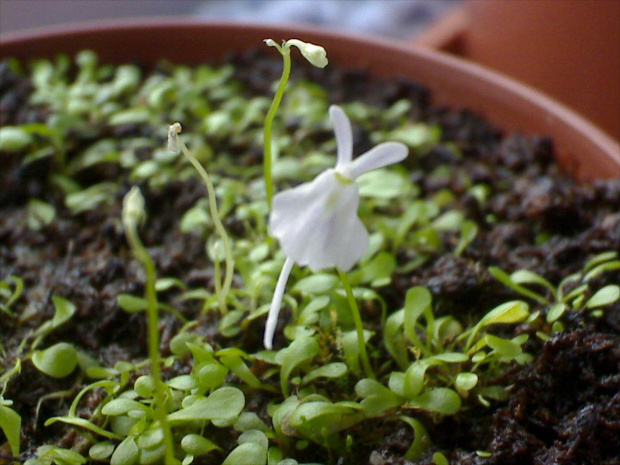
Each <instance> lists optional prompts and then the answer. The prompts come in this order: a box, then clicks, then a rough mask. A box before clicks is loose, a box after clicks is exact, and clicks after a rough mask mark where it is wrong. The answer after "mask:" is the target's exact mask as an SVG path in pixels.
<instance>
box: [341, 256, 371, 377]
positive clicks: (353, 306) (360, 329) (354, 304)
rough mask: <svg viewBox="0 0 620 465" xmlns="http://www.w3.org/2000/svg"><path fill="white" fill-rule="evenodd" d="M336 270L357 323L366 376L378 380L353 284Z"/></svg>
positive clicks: (359, 346)
mask: <svg viewBox="0 0 620 465" xmlns="http://www.w3.org/2000/svg"><path fill="white" fill-rule="evenodd" d="M336 269H337V270H338V274H339V275H340V280H341V281H342V285H343V286H344V290H345V292H346V293H347V299H348V300H349V307H350V308H351V313H352V314H353V322H354V323H355V330H356V332H357V346H358V348H359V352H360V359H361V360H362V365H363V366H364V371H365V372H366V376H367V377H368V378H370V379H376V376H375V373H374V371H373V370H372V367H371V366H370V361H369V360H368V353H367V352H366V341H365V339H364V327H363V326H362V317H361V315H360V310H359V308H358V306H357V302H356V301H355V296H354V295H353V290H352V289H351V283H349V278H348V276H347V274H346V273H344V272H343V271H342V270H341V269H340V268H336Z"/></svg>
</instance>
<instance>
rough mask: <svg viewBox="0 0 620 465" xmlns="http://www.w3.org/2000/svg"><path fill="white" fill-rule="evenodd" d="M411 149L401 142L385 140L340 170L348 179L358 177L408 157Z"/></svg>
mask: <svg viewBox="0 0 620 465" xmlns="http://www.w3.org/2000/svg"><path fill="white" fill-rule="evenodd" d="M408 153H409V150H408V149H407V146H406V145H405V144H402V143H400V142H383V143H382V144H379V145H377V146H376V147H373V148H372V149H370V150H369V151H368V152H366V153H364V154H362V155H360V156H359V157H357V158H356V159H355V160H353V161H352V162H351V163H350V164H349V165H348V166H345V167H344V169H342V170H338V171H339V172H340V173H341V174H342V175H343V176H344V177H346V178H348V179H356V178H357V177H359V176H361V175H362V174H364V173H367V172H368V171H372V170H376V169H377V168H383V167H384V166H388V165H393V164H394V163H398V162H401V161H403V160H404V159H405V158H407V154H408Z"/></svg>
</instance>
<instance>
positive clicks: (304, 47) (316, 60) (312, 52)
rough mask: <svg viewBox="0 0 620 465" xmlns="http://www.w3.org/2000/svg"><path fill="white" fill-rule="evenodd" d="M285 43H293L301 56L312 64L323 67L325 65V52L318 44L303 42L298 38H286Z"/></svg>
mask: <svg viewBox="0 0 620 465" xmlns="http://www.w3.org/2000/svg"><path fill="white" fill-rule="evenodd" d="M287 45H294V46H295V47H297V48H298V49H299V51H300V52H301V54H302V55H303V57H304V58H305V59H306V60H308V61H309V62H310V63H311V64H312V65H313V66H316V67H317V68H325V67H326V66H327V52H326V51H325V49H324V48H323V47H321V46H320V45H314V44H311V43H309V42H303V41H301V40H299V39H291V40H288V41H287Z"/></svg>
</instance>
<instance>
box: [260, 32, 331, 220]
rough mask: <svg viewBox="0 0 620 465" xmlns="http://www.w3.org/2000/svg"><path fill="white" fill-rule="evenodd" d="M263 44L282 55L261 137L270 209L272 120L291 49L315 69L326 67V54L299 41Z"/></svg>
mask: <svg viewBox="0 0 620 465" xmlns="http://www.w3.org/2000/svg"><path fill="white" fill-rule="evenodd" d="M265 43H266V44H267V45H268V46H270V47H275V48H276V50H278V52H280V55H282V60H283V64H284V66H283V68H282V76H281V77H280V82H279V84H278V88H277V89H276V94H275V95H274V97H273V101H272V102H271V107H269V111H268V112H267V116H266V118H265V131H264V137H263V166H264V172H265V173H264V176H265V191H266V192H267V205H269V209H271V200H272V198H273V180H272V175H271V171H272V162H273V160H272V152H271V133H272V129H273V119H274V117H275V115H276V111H278V107H279V106H280V102H281V101H282V96H283V95H284V89H285V88H286V84H287V82H288V80H289V77H290V75H291V47H292V46H295V47H297V48H298V49H299V51H300V52H301V54H302V55H303V57H304V58H305V59H306V60H308V61H309V62H310V63H311V64H312V65H314V66H316V67H317V68H325V66H327V53H326V52H325V49H324V48H323V47H321V46H319V45H314V44H309V43H307V42H303V41H301V40H299V39H290V40H287V41H284V42H283V43H282V45H281V46H280V45H278V44H277V43H276V42H275V41H274V40H273V39H265Z"/></svg>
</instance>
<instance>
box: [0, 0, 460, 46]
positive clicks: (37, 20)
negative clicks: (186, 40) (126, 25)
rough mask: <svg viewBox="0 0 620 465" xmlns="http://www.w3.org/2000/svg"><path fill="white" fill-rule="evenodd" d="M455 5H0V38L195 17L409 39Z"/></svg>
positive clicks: (326, 0) (364, 0)
mask: <svg viewBox="0 0 620 465" xmlns="http://www.w3.org/2000/svg"><path fill="white" fill-rule="evenodd" d="M458 2H459V0H0V6H1V9H0V35H1V34H4V33H7V32H11V31H15V30H20V29H29V28H33V27H40V26H49V25H55V24H64V23H71V22H77V21H88V20H97V19H112V18H131V17H140V16H169V17H170V16H195V17H198V18H205V19H226V20H240V21H260V22H274V23H283V22H288V23H293V22H294V23H303V24H312V25H318V26H325V27H330V28H333V29H339V30H345V31H353V32H359V33H367V34H378V35H385V36H391V37H401V38H410V37H411V36H413V35H415V34H416V33H418V32H419V31H420V30H421V29H422V28H423V27H424V26H425V25H426V24H429V23H430V22H432V21H433V20H435V19H436V18H438V17H439V16H440V15H441V14H442V13H444V12H445V11H446V10H447V9H449V8H450V7H451V6H453V5H455V4H457V3H458Z"/></svg>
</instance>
